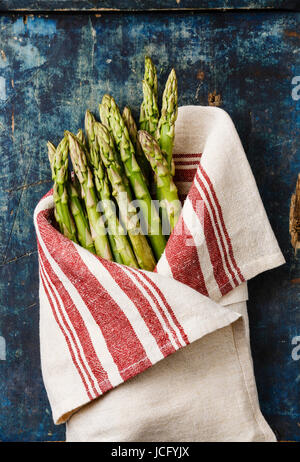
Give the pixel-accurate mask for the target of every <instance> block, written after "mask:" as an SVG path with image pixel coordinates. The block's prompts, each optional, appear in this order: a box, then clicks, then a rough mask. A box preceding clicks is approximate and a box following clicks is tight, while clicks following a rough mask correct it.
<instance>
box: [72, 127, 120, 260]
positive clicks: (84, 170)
mask: <svg viewBox="0 0 300 462" xmlns="http://www.w3.org/2000/svg"><path fill="white" fill-rule="evenodd" d="M66 136H68V139H69V146H70V155H71V159H72V163H73V167H74V171H75V173H76V175H77V178H78V180H79V182H80V184H81V190H82V194H83V199H84V201H85V206H86V210H87V215H88V219H89V223H90V229H91V235H92V239H93V242H94V246H95V250H96V253H97V255H99V256H101V257H102V258H105V259H106V260H112V259H113V258H112V254H111V250H110V246H109V242H108V238H107V236H106V229H105V225H104V222H103V217H102V215H101V214H100V213H99V212H98V210H97V203H98V199H97V194H96V190H95V186H94V182H93V175H92V172H91V170H90V168H89V166H88V163H87V159H86V155H85V150H84V147H83V146H82V144H81V143H80V141H79V140H78V139H77V138H76V136H75V135H73V134H72V133H70V132H66Z"/></svg>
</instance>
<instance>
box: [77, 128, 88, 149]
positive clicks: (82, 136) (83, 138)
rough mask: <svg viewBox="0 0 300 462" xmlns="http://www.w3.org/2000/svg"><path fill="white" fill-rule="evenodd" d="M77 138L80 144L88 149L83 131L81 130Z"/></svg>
mask: <svg viewBox="0 0 300 462" xmlns="http://www.w3.org/2000/svg"><path fill="white" fill-rule="evenodd" d="M76 137H77V138H78V139H79V141H80V143H81V144H82V145H83V146H84V148H85V149H87V147H88V145H87V141H86V138H85V135H84V133H83V130H82V129H81V128H80V129H79V130H78V132H77V133H76Z"/></svg>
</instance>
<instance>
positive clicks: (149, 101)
mask: <svg viewBox="0 0 300 462" xmlns="http://www.w3.org/2000/svg"><path fill="white" fill-rule="evenodd" d="M143 94H144V101H143V111H144V121H145V122H144V124H145V129H147V132H149V133H150V134H151V135H153V136H154V135H155V133H156V130H157V127H158V121H159V111H158V106H157V99H156V96H155V94H154V92H153V90H152V89H151V87H150V85H149V84H148V82H146V80H144V81H143Z"/></svg>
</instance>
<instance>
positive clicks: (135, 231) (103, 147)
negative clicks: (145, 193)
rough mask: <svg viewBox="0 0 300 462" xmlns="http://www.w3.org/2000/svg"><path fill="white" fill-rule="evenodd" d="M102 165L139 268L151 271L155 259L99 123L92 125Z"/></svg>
mask: <svg viewBox="0 0 300 462" xmlns="http://www.w3.org/2000/svg"><path fill="white" fill-rule="evenodd" d="M94 129H95V133H96V136H97V140H98V142H99V146H100V153H101V157H102V160H103V164H104V166H105V167H106V171H107V174H108V178H109V181H110V183H111V186H112V194H113V196H114V197H115V199H116V201H117V203H118V206H119V210H120V214H121V218H122V221H123V223H124V225H125V227H126V229H127V231H128V235H129V238H130V241H131V244H132V247H133V250H134V252H135V255H136V258H137V261H138V264H139V266H140V268H142V269H145V270H148V271H152V270H153V269H154V267H155V264H156V262H155V258H154V256H153V254H152V250H151V248H150V246H149V244H148V242H147V239H146V237H145V236H144V235H143V234H140V233H139V231H140V223H139V218H138V215H137V211H136V208H135V207H134V206H133V204H132V203H131V202H132V197H131V193H130V191H129V192H128V189H127V188H126V185H125V183H124V176H123V174H122V169H121V166H120V164H119V161H118V157H117V155H116V151H115V149H114V144H113V142H112V139H111V135H110V133H109V131H108V129H107V128H106V127H105V126H104V125H102V124H100V123H99V122H97V123H95V125H94Z"/></svg>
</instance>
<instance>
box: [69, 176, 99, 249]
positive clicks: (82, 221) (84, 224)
mask: <svg viewBox="0 0 300 462" xmlns="http://www.w3.org/2000/svg"><path fill="white" fill-rule="evenodd" d="M67 191H68V196H69V203H70V209H71V212H72V215H73V217H74V221H75V224H76V229H77V236H78V242H79V244H80V245H82V247H84V248H85V249H87V250H89V251H90V252H92V253H96V250H95V246H94V243H93V239H92V236H91V232H90V227H89V223H88V220H87V218H86V216H85V213H84V209H83V207H82V203H81V200H80V197H79V194H78V191H77V188H76V186H75V185H74V183H73V182H72V180H71V177H69V179H68V182H67Z"/></svg>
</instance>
